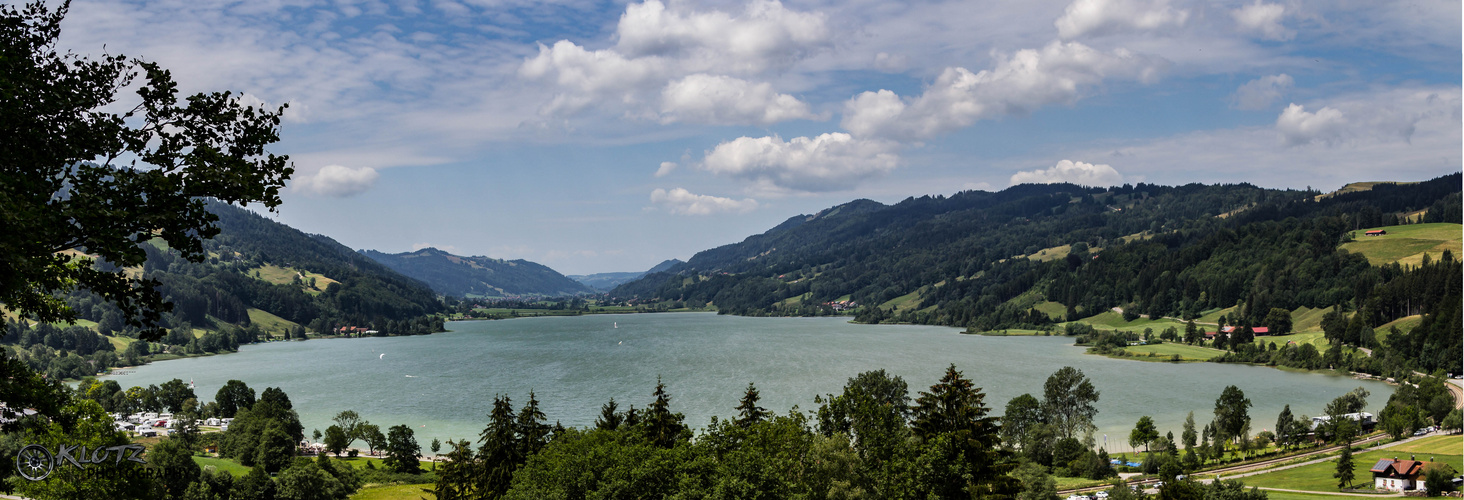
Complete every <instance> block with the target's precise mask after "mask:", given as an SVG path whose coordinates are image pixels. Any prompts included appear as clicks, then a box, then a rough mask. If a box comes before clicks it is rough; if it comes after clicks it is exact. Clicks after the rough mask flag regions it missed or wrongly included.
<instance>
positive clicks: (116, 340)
mask: <svg viewBox="0 0 1464 500" xmlns="http://www.w3.org/2000/svg"><path fill="white" fill-rule="evenodd" d="M107 342H109V343H111V344H112V348H113V349H116V350H117V352H122V351H125V350H127V345H128V344H131V343H133V342H137V339H134V338H132V337H122V336H112V337H107Z"/></svg>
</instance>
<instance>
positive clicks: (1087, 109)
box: [53, 0, 1464, 274]
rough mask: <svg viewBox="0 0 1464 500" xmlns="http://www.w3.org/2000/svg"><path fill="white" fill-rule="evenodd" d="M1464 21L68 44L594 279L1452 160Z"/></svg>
mask: <svg viewBox="0 0 1464 500" xmlns="http://www.w3.org/2000/svg"><path fill="white" fill-rule="evenodd" d="M53 3H54V2H53ZM1460 26H1461V12H1460V2H1458V1H1457V0H1454V1H1428V0H1420V1H1398V2H1371V1H1342V0H1328V1H1318V2H1301V1H1285V0H1245V1H1185V0H1052V1H1048V0H1022V1H1002V2H996V1H951V2H946V1H939V0H931V1H915V2H903V3H897V2H888V1H852V2H822V1H796V0H789V1H786V2H782V3H780V2H777V1H769V0H752V1H741V0H736V1H705V2H703V1H666V0H659V1H658V0H646V1H643V2H632V3H621V2H596V1H580V0H562V1H550V2H522V1H516V0H365V1H355V0H335V1H311V0H248V1H206V0H164V1H115V0H107V1H76V2H74V3H73V4H72V7H71V13H70V15H69V16H68V18H67V20H66V22H65V24H63V30H64V31H63V34H62V45H63V46H65V47H66V48H69V49H71V50H74V51H76V52H78V53H82V54H92V55H96V54H100V53H101V52H102V50H103V48H102V47H103V46H104V45H105V47H106V49H105V50H106V51H107V52H110V53H124V54H127V55H129V56H137V57H143V58H146V59H148V60H152V61H156V62H159V63H161V64H162V65H163V66H164V67H167V68H169V69H171V70H172V71H173V74H174V76H175V78H177V79H178V81H179V83H180V88H181V89H182V90H184V91H185V92H196V91H205V90H209V91H211V90H221V89H229V90H234V91H236V92H239V93H242V95H243V97H242V99H244V100H245V101H247V102H250V103H263V104H268V105H272V106H273V105H278V104H280V103H289V104H290V108H289V110H288V112H287V115H286V121H285V123H284V124H283V126H282V136H283V139H282V140H281V141H280V143H279V144H277V145H276V146H275V147H274V148H273V152H276V153H283V154H289V155H290V156H291V157H292V159H293V160H294V162H295V166H296V169H297V173H296V176H295V179H293V180H292V181H291V185H290V187H289V188H288V189H287V190H286V192H285V194H284V195H283V196H284V198H285V204H284V205H283V206H282V207H281V208H280V211H279V213H278V214H272V215H270V216H271V217H274V218H276V219H277V220H279V221H281V222H284V223H286V224H289V225H291V226H294V227H296V228H299V229H301V230H304V231H307V232H312V233H321V234H325V235H328V236H331V237H333V238H335V239H337V240H339V241H341V242H342V243H344V244H346V245H349V246H351V247H353V248H372V249H377V250H381V251H386V252H402V251H409V250H412V249H414V248H421V247H423V246H428V245H431V246H436V247H439V248H443V249H446V250H448V251H451V252H454V253H458V254H465V255H488V256H491V257H498V258H524V259H529V260H533V261H537V262H540V263H543V264H546V265H549V266H551V267H553V268H555V269H556V270H559V271H561V272H563V273H566V274H582V273H593V272H608V271H637V270H644V269H646V268H649V267H650V266H652V265H654V264H656V263H657V262H660V261H661V260H664V259H668V258H673V257H675V258H682V259H685V258H687V257H689V256H690V255H692V254H693V253H695V252H697V251H699V250H703V249H706V248H711V247H714V246H717V245H722V244H726V243H731V242H735V241H739V240H741V239H742V238H744V237H746V236H748V235H750V234H754V233H758V232H761V231H764V230H766V229H767V228H769V227H772V226H773V225H776V224H777V223H779V222H781V221H782V220H784V219H786V218H788V217H790V216H793V215H797V214H803V213H813V212H816V211H818V210H820V209H822V208H826V207H828V206H831V205H835V204H839V203H843V202H846V201H849V200H852V199H856V198H870V199H874V200H878V201H882V202H886V203H892V202H897V201H899V200H901V199H903V198H905V197H907V196H920V195H925V194H947V195H948V194H951V193H954V192H957V191H961V190H966V189H985V190H999V189H1003V188H1005V187H1007V186H1009V185H1012V184H1013V183H1020V182H1059V181H1070V182H1077V183H1081V184H1087V185H1112V184H1122V183H1133V182H1140V181H1142V182H1154V183H1162V184H1181V183H1188V182H1203V183H1235V182H1250V183H1253V184H1257V185H1261V186H1266V187H1293V188H1304V187H1307V186H1311V187H1314V188H1317V189H1323V190H1330V189H1335V188H1337V187H1340V186H1341V185H1343V184H1345V183H1348V182H1353V181H1363V180H1421V179H1427V178H1431V177H1435V176H1438V175H1443V174H1448V173H1451V172H1458V171H1460V169H1461V148H1464V139H1461V116H1460V114H1461V111H1460V99H1461V91H1460V80H1461V48H1460V40H1461V33H1460Z"/></svg>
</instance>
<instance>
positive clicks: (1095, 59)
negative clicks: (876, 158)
mask: <svg viewBox="0 0 1464 500" xmlns="http://www.w3.org/2000/svg"><path fill="white" fill-rule="evenodd" d="M1166 65H1167V62H1166V61H1163V60H1160V59H1155V58H1152V57H1147V56H1142V55H1137V54H1133V53H1130V52H1128V51H1126V50H1123V49H1119V50H1115V51H1113V52H1102V51H1098V50H1095V49H1093V48H1090V47H1088V46H1086V45H1083V44H1081V43H1077V42H1066V43H1063V42H1052V43H1050V44H1048V45H1047V46H1046V47H1043V48H1041V49H1025V50H1021V51H1018V52H1017V53H1015V54H1012V56H1011V57H1009V58H1002V59H1001V60H999V61H998V62H997V64H996V66H995V67H994V68H992V69H990V70H982V71H981V72H980V73H972V72H971V71H969V70H967V69H965V68H946V70H945V71H944V72H942V73H941V75H940V76H939V77H938V78H936V80H935V82H933V83H932V84H931V85H930V86H929V87H927V88H926V89H925V93H924V94H922V95H920V96H919V97H916V98H914V99H909V100H908V101H907V100H903V99H901V98H900V97H899V96H898V95H896V94H895V93H894V92H890V91H888V90H880V91H878V92H864V93H861V94H859V95H857V96H855V97H854V98H853V99H850V100H849V101H848V102H847V103H845V105H844V119H843V122H842V125H843V127H844V128H845V129H847V130H849V131H850V132H853V133H854V134H855V135H859V136H878V137H890V138H898V139H906V140H921V139H927V138H930V137H933V136H936V135H939V134H943V133H946V132H950V131H953V130H956V129H959V128H963V127H966V126H969V125H971V124H972V123H974V122H976V121H977V120H982V119H993V118H999V117H1003V116H1010V115H1025V114H1027V113H1030V112H1032V111H1034V110H1036V109H1037V108H1040V107H1042V106H1047V105H1052V104H1071V103H1073V102H1075V101H1077V100H1078V99H1079V98H1080V97H1082V96H1083V94H1084V93H1085V92H1086V91H1087V90H1088V89H1089V88H1090V87H1093V86H1096V85H1098V84H1100V83H1102V82H1103V80H1104V78H1106V77H1118V78H1127V79H1134V80H1140V81H1146V82H1147V81H1150V80H1153V79H1154V78H1156V77H1157V74H1158V72H1159V71H1160V70H1161V69H1162V68H1163V67H1165V66H1166Z"/></svg>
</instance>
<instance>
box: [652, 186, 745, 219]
mask: <svg viewBox="0 0 1464 500" xmlns="http://www.w3.org/2000/svg"><path fill="white" fill-rule="evenodd" d="M651 202H652V203H657V204H661V205H665V206H666V209H667V210H670V211H671V213H673V214H677V215H711V214H716V213H747V212H751V211H753V210H756V209H757V200H754V199H752V198H744V199H742V200H734V199H731V198H723V197H720V196H710V195H705V194H694V193H692V192H690V191H687V190H685V189H682V188H676V189H672V190H670V191H667V190H665V189H659V188H658V189H656V190H655V191H651Z"/></svg>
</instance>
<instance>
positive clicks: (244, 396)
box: [214, 380, 254, 418]
mask: <svg viewBox="0 0 1464 500" xmlns="http://www.w3.org/2000/svg"><path fill="white" fill-rule="evenodd" d="M214 402H215V403H218V405H219V416H220V417H223V418H234V414H236V413H238V412H239V410H240V409H246V410H247V409H249V408H250V407H252V406H254V389H250V388H249V385H247V384H245V383H244V382H243V381H240V380H230V381H228V382H225V383H224V386H223V387H220V388H219V392H218V393H216V394H214Z"/></svg>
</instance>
